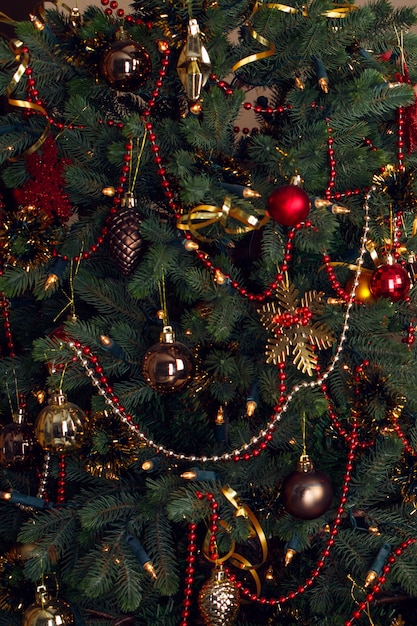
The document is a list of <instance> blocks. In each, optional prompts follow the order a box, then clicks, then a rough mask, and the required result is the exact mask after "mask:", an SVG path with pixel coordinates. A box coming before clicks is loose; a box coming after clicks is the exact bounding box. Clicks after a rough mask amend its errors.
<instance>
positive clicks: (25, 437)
mask: <svg viewBox="0 0 417 626" xmlns="http://www.w3.org/2000/svg"><path fill="white" fill-rule="evenodd" d="M35 446H36V441H35V436H34V434H33V431H32V428H31V427H30V426H28V425H27V424H18V423H17V422H11V423H10V424H7V426H5V427H4V428H3V429H2V431H1V432H0V465H3V466H4V467H14V466H16V465H19V466H21V465H30V463H31V461H32V460H33V451H34V447H35Z"/></svg>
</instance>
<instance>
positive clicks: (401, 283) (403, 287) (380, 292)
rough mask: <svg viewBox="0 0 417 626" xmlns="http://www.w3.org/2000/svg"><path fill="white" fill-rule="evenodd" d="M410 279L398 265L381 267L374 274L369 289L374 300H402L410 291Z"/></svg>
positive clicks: (405, 271)
mask: <svg viewBox="0 0 417 626" xmlns="http://www.w3.org/2000/svg"><path fill="white" fill-rule="evenodd" d="M410 285H411V283H410V277H409V275H408V273H407V270H405V269H404V268H403V267H402V266H401V265H399V264H398V263H394V264H387V265H380V266H379V267H378V268H377V269H376V270H375V271H374V272H373V274H372V276H371V281H370V285H369V288H370V290H371V293H372V295H373V296H374V298H388V299H389V300H391V302H398V301H399V300H402V299H403V298H404V297H405V296H406V295H407V293H408V292H409V290H410Z"/></svg>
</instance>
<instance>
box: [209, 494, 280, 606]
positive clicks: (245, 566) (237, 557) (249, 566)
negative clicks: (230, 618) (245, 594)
mask: <svg viewBox="0 0 417 626" xmlns="http://www.w3.org/2000/svg"><path fill="white" fill-rule="evenodd" d="M222 493H223V495H224V496H225V498H226V499H227V500H228V501H229V502H230V504H231V505H232V506H233V507H234V508H235V509H236V511H235V517H245V518H247V519H248V520H249V522H250V526H249V533H250V535H249V537H250V538H251V539H252V538H255V537H256V538H257V539H258V540H259V543H260V545H261V550H262V557H261V560H260V561H259V563H256V564H253V563H251V562H250V561H248V559H246V558H245V557H244V556H242V555H241V554H238V553H237V552H235V551H234V550H235V541H234V540H232V543H231V548H230V549H229V551H228V552H227V554H225V555H224V556H222V557H220V556H219V557H218V558H217V559H216V563H224V562H225V561H227V560H229V561H230V563H231V564H232V565H234V566H235V567H237V568H238V569H240V570H243V571H245V572H249V573H250V575H251V576H252V578H253V580H254V581H255V585H256V594H257V595H260V593H261V581H260V578H259V576H258V574H257V572H256V570H257V569H259V568H260V567H261V565H263V564H264V563H265V561H266V560H267V558H268V544H267V541H266V537H265V533H264V531H263V529H262V526H261V525H260V523H259V522H258V520H257V518H256V516H255V515H254V513H253V512H252V510H251V509H250V507H249V506H247V505H246V504H242V502H241V501H240V500H239V498H238V496H237V493H236V491H234V489H232V488H231V487H229V486H228V485H225V486H223V487H222ZM219 524H220V525H221V526H222V527H223V528H224V529H225V530H226V531H229V530H230V527H229V524H228V523H227V522H225V521H224V520H221V521H220V523H219ZM210 536H211V533H210V531H208V532H207V533H206V536H205V539H204V543H203V554H204V556H205V558H206V559H208V560H209V561H213V559H212V558H211V556H210V551H209V543H210Z"/></svg>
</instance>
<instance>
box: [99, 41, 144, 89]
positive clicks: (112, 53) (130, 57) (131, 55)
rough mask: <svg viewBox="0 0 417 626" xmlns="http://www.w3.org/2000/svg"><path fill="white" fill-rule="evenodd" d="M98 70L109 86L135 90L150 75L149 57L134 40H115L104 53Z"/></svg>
mask: <svg viewBox="0 0 417 626" xmlns="http://www.w3.org/2000/svg"><path fill="white" fill-rule="evenodd" d="M100 71H101V75H102V76H103V78H104V79H105V81H106V82H107V83H108V84H109V85H110V86H111V87H114V88H115V89H119V90H120V91H135V90H136V89H139V87H142V86H143V85H144V84H145V83H146V81H147V80H148V78H149V76H150V75H151V71H152V64H151V58H150V56H149V54H148V53H147V52H146V50H145V48H143V47H142V46H140V45H139V44H138V43H136V42H135V41H130V40H120V41H115V42H114V43H113V44H112V45H111V47H110V48H109V50H107V52H106V53H105V54H104V56H103V59H102V61H101V65H100Z"/></svg>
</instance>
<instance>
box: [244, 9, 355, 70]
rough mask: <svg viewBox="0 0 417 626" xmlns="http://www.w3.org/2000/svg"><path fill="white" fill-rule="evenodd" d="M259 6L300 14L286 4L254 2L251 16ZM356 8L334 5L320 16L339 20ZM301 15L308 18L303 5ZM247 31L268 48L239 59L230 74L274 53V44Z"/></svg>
mask: <svg viewBox="0 0 417 626" xmlns="http://www.w3.org/2000/svg"><path fill="white" fill-rule="evenodd" d="M260 6H263V7H266V8H267V9H274V10H276V11H282V12H283V13H293V14H294V13H299V12H300V9H299V8H296V7H291V6H288V5H287V4H280V3H279V2H267V3H266V4H263V3H262V2H258V0H256V2H255V6H254V9H253V11H252V16H253V15H255V13H257V11H258V10H259V7H260ZM357 8H358V7H357V6H354V5H348V6H347V5H345V4H341V5H338V4H335V5H334V6H333V9H329V10H328V11H324V12H323V13H322V15H324V16H325V17H328V18H331V19H334V18H336V19H337V18H339V19H341V18H344V17H346V15H348V14H349V13H351V12H352V11H354V10H356V9H357ZM301 14H302V15H303V16H304V17H308V12H307V7H306V6H305V5H304V6H303V7H302V9H301ZM252 16H251V17H252ZM248 30H249V33H250V35H251V36H252V37H253V38H254V39H255V40H256V41H259V43H261V44H262V45H263V46H265V47H266V48H268V50H265V51H264V52H257V53H255V54H250V55H249V56H247V57H245V58H244V59H241V60H240V61H238V62H237V63H235V64H234V66H233V67H232V72H236V70H238V69H239V68H241V67H243V66H244V65H248V64H249V63H253V62H254V61H259V60H260V59H266V58H267V57H270V56H272V55H273V54H274V53H275V46H274V44H273V43H272V42H271V41H269V40H268V39H265V37H263V36H262V35H260V34H259V33H258V32H257V31H256V30H255V29H254V28H252V27H251V26H248Z"/></svg>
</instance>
